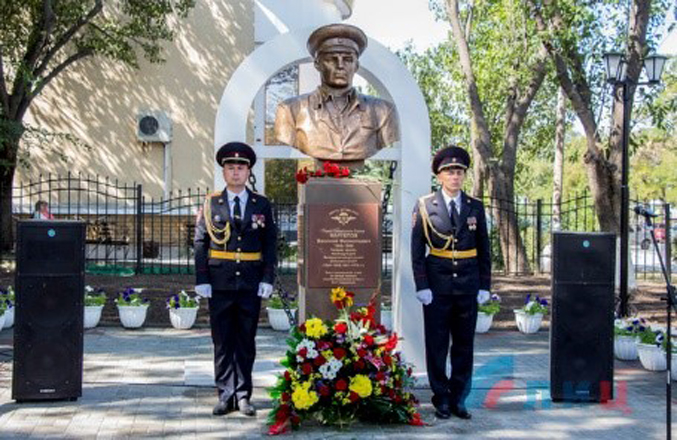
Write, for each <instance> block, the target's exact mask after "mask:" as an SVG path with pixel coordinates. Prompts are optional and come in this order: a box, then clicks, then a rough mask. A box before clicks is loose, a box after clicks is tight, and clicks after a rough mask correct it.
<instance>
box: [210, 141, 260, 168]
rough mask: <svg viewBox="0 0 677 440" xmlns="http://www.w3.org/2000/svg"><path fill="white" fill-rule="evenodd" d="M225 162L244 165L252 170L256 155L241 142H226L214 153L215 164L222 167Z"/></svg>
mask: <svg viewBox="0 0 677 440" xmlns="http://www.w3.org/2000/svg"><path fill="white" fill-rule="evenodd" d="M227 162H231V163H244V164H247V165H249V168H252V167H253V166H254V164H255V163H256V153H254V150H253V149H252V147H250V146H249V145H247V144H245V143H243V142H228V143H227V144H225V145H223V146H222V147H221V148H219V151H217V152H216V163H218V164H219V166H223V165H224V164H226V163H227Z"/></svg>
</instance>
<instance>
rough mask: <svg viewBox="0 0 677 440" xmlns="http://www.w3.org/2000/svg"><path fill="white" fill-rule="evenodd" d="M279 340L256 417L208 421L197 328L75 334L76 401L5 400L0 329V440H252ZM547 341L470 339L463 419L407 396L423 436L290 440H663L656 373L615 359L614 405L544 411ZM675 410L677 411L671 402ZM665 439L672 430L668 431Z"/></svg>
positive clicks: (311, 433) (265, 367)
mask: <svg viewBox="0 0 677 440" xmlns="http://www.w3.org/2000/svg"><path fill="white" fill-rule="evenodd" d="M284 339H285V338H284V334H281V333H278V332H273V331H272V330H270V329H265V328H264V329H261V330H260V331H259V335H258V337H257V344H258V358H257V362H256V366H255V375H254V383H255V392H254V396H253V401H254V403H255V405H256V406H257V407H258V408H259V412H258V415H257V417H256V418H246V417H243V416H240V415H239V414H237V413H234V414H230V415H228V416H226V417H214V416H212V415H211V410H212V406H213V405H214V404H215V402H216V395H215V391H214V389H213V387H212V363H211V357H212V348H211V340H210V337H209V331H208V329H194V330H189V331H181V330H174V329H165V328H147V329H141V330H133V331H132V330H123V329H121V328H116V327H104V328H97V329H93V330H88V331H87V332H86V333H85V361H84V377H83V380H84V384H83V396H82V398H80V399H79V400H78V401H76V402H49V403H24V404H16V403H14V401H12V400H11V370H12V365H11V348H12V332H11V330H3V331H2V332H0V438H2V439H8V438H78V439H79V438H82V439H91V438H101V439H103V438H116V439H117V438H161V437H167V438H199V439H202V438H260V437H263V436H265V434H266V432H267V426H266V417H267V415H268V413H269V411H270V408H271V401H270V400H269V399H268V397H267V395H266V391H265V387H266V386H269V385H270V384H272V382H273V380H274V373H275V372H276V371H278V370H279V369H280V366H279V364H278V363H277V360H278V359H279V358H280V357H281V355H282V353H283V351H284V349H285V341H284ZM548 362H549V359H548V334H547V332H543V331H542V332H540V333H539V334H536V335H522V334H520V333H517V332H508V331H496V332H490V333H487V334H483V335H478V336H477V343H476V357H475V380H474V383H473V392H472V393H471V395H470V399H469V408H470V410H471V411H472V413H473V419H472V420H471V421H463V420H459V419H456V418H452V419H450V420H445V421H441V420H436V419H435V417H434V415H433V408H432V406H431V404H430V403H429V400H430V391H429V390H427V389H419V390H417V391H416V392H417V394H418V396H419V397H420V399H421V402H422V405H421V412H422V415H423V419H424V420H425V421H426V422H428V423H429V426H426V427H411V426H377V425H368V424H356V425H355V426H353V427H352V429H351V430H349V431H337V430H335V429H328V428H325V427H322V426H318V425H304V428H303V429H302V430H300V431H297V432H295V433H294V434H293V436H287V438H289V437H293V438H300V439H315V438H332V439H334V438H336V439H338V438H341V439H342V438H346V439H347V438H359V439H377V438H384V439H385V438H388V439H397V438H401V439H409V438H412V437H415V438H426V439H447V438H461V439H477V438H487V439H540V438H558V439H568V438H576V439H613V440H619V439H647V438H665V373H651V372H647V371H645V370H643V369H641V367H640V365H639V362H618V361H617V362H616V371H615V380H616V383H615V394H616V400H615V401H613V402H611V403H609V404H606V405H600V404H552V403H550V400H549V392H548V383H547V380H548V370H549V366H548ZM675 405H677V403H675ZM674 434H675V435H677V429H675V430H674Z"/></svg>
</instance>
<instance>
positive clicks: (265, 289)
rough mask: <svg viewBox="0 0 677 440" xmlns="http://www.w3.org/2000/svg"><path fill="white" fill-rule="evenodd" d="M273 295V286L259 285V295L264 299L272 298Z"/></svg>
mask: <svg viewBox="0 0 677 440" xmlns="http://www.w3.org/2000/svg"><path fill="white" fill-rule="evenodd" d="M272 294H273V285H272V284H268V283H259V293H258V295H259V296H260V297H261V298H263V299H268V298H270V295H272Z"/></svg>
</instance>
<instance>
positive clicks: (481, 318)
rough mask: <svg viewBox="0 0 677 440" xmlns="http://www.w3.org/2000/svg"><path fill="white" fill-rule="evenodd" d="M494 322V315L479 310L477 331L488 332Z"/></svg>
mask: <svg viewBox="0 0 677 440" xmlns="http://www.w3.org/2000/svg"><path fill="white" fill-rule="evenodd" d="M493 322H494V315H489V314H486V313H484V312H477V324H476V325H475V333H486V332H488V331H489V329H490V328H491V324H492V323H493Z"/></svg>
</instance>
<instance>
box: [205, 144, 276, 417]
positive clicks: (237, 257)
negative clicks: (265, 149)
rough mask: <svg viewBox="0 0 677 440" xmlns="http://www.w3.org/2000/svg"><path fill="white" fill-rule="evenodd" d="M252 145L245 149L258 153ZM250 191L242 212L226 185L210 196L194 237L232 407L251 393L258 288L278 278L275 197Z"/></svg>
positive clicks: (222, 385)
mask: <svg viewBox="0 0 677 440" xmlns="http://www.w3.org/2000/svg"><path fill="white" fill-rule="evenodd" d="M227 145H229V144H227ZM224 148H225V147H224ZM247 148H249V147H248V146H247ZM250 150H251V148H249V149H248V150H245V151H246V152H250V153H251V154H253V150H251V151H250ZM229 151H230V150H229ZM217 160H218V162H219V164H222V160H219V159H217ZM253 160H255V156H254V159H253ZM251 163H252V164H253V161H252V162H251ZM246 194H247V196H246V204H245V205H244V206H239V207H238V208H236V210H235V213H239V214H240V215H239V216H237V214H236V215H231V208H230V207H229V197H231V196H229V194H228V191H227V189H224V190H223V191H222V192H218V193H214V194H211V195H210V196H208V197H207V200H206V201H205V203H204V205H203V208H202V210H201V212H200V213H199V214H198V219H197V225H196V228H195V242H194V244H195V273H196V285H204V284H210V285H211V286H212V297H211V298H210V299H209V319H210V324H211V331H212V341H213V343H214V374H215V382H216V386H217V388H218V392H219V399H220V401H222V402H225V403H226V404H227V407H228V408H231V409H236V408H237V402H238V401H239V400H240V399H243V398H246V399H249V398H250V397H251V394H252V368H253V366H254V358H255V355H256V346H255V342H254V340H255V337H256V330H257V326H258V321H259V313H260V309H261V298H260V297H259V296H258V295H257V289H258V288H259V283H261V282H263V283H268V284H273V282H274V279H275V266H276V260H277V256H276V240H277V229H276V226H275V222H274V219H273V211H272V209H271V205H270V202H269V201H268V199H266V198H265V197H264V196H262V195H260V194H257V193H255V192H252V191H250V190H249V189H247V190H246ZM238 203H239V202H238ZM236 216H237V217H238V218H235V217H236Z"/></svg>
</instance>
